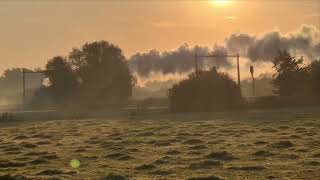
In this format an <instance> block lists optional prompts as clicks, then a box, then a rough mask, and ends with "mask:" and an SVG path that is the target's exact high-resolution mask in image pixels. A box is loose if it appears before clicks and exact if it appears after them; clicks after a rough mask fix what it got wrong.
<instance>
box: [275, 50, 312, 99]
mask: <svg viewBox="0 0 320 180" xmlns="http://www.w3.org/2000/svg"><path fill="white" fill-rule="evenodd" d="M273 68H274V69H275V74H274V80H273V84H274V86H275V88H276V90H275V93H276V94H277V95H279V97H280V99H281V101H283V102H287V103H294V104H296V103H298V104H300V103H304V102H308V101H309V95H310V91H311V88H310V81H309V80H310V76H309V73H308V71H307V70H306V68H304V67H303V59H302V58H300V59H296V58H295V57H292V56H291V55H290V54H289V53H288V52H287V51H279V52H278V55H277V56H276V57H275V58H274V60H273Z"/></svg>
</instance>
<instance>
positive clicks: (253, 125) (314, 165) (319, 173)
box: [0, 108, 320, 179]
mask: <svg viewBox="0 0 320 180" xmlns="http://www.w3.org/2000/svg"><path fill="white" fill-rule="evenodd" d="M319 130H320V108H303V109H281V110H256V111H253V110H252V111H239V112H229V113H227V112H220V113H199V114H196V113H193V114H167V113H140V114H131V115H117V116H114V117H111V116H110V117H106V118H102V117H101V118H97V119H93V118H89V119H81V120H80V119H71V120H41V121H39V120H37V121H33V120H26V119H25V120H24V121H23V122H19V121H17V122H15V123H6V122H2V123H0V177H1V176H2V177H4V176H5V175H7V174H10V175H11V176H23V177H25V178H31V179H125V178H128V179H220V178H221V179H318V178H319V177H320V133H319ZM72 159H78V160H79V161H80V163H81V165H80V167H79V168H73V167H71V166H70V161H71V160H72ZM7 177H8V176H7ZM0 179H1V178H0Z"/></svg>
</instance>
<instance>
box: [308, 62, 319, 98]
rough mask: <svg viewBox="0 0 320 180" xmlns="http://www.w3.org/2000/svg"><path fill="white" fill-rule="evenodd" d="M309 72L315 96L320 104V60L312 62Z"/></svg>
mask: <svg viewBox="0 0 320 180" xmlns="http://www.w3.org/2000/svg"><path fill="white" fill-rule="evenodd" d="M308 70H309V72H310V76H311V86H312V89H313V94H314V96H315V98H316V100H317V101H318V103H319V102H320V93H319V92H320V60H315V61H312V62H311V63H310V64H309V65H308Z"/></svg>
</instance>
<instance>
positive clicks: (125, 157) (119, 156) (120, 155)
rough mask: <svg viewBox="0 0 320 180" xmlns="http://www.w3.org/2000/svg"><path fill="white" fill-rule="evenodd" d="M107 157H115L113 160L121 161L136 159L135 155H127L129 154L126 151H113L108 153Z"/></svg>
mask: <svg viewBox="0 0 320 180" xmlns="http://www.w3.org/2000/svg"><path fill="white" fill-rule="evenodd" d="M106 158H109V159H113V160H119V161H127V160H130V159H134V158H133V157H131V156H129V155H127V154H124V153H119V152H117V153H112V154H108V155H107V156H106Z"/></svg>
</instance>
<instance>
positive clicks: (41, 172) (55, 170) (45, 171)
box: [36, 169, 64, 176]
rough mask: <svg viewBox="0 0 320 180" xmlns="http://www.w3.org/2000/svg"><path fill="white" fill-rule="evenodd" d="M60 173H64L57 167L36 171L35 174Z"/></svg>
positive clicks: (50, 174) (51, 174) (52, 174)
mask: <svg viewBox="0 0 320 180" xmlns="http://www.w3.org/2000/svg"><path fill="white" fill-rule="evenodd" d="M61 174H64V172H62V171H60V170H57V169H46V170H42V171H40V172H38V173H37V174H36V175H44V176H55V175H61Z"/></svg>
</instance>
